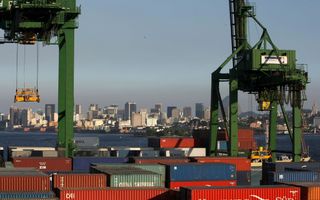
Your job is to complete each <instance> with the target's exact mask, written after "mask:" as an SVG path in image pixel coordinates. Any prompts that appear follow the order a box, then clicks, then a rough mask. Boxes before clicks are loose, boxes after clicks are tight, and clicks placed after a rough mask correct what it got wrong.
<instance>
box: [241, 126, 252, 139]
mask: <svg viewBox="0 0 320 200" xmlns="http://www.w3.org/2000/svg"><path fill="white" fill-rule="evenodd" d="M253 136H254V132H253V130H252V129H244V128H240V129H239V130H238V138H253Z"/></svg>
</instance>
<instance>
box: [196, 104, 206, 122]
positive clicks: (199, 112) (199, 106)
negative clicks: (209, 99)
mask: <svg viewBox="0 0 320 200" xmlns="http://www.w3.org/2000/svg"><path fill="white" fill-rule="evenodd" d="M203 115H204V106H203V103H196V117H198V118H200V119H203Z"/></svg>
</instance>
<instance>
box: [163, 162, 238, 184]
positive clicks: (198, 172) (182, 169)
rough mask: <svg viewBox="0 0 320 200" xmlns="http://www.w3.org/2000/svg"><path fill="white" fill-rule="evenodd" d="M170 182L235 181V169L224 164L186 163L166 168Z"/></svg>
mask: <svg viewBox="0 0 320 200" xmlns="http://www.w3.org/2000/svg"><path fill="white" fill-rule="evenodd" d="M166 173H167V174H166V178H167V180H170V181H196V180H198V181H204V180H210V181H212V180H220V181H221V180H236V168H235V166H234V165H232V164H224V163H203V164H200V163H188V164H174V165H173V164H172V165H167V166H166Z"/></svg>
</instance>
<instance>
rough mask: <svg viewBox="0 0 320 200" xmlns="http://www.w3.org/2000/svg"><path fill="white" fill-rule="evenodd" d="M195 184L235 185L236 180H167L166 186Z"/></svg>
mask: <svg viewBox="0 0 320 200" xmlns="http://www.w3.org/2000/svg"><path fill="white" fill-rule="evenodd" d="M196 186H206V187H208V186H237V181H235V180H234V181H233V180H230V181H228V180H227V181H168V182H167V184H166V187H167V188H170V189H174V190H179V189H180V187H196Z"/></svg>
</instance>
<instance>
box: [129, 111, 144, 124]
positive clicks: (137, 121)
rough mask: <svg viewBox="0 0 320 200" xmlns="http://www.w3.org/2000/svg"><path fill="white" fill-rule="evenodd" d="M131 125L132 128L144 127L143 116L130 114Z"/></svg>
mask: <svg viewBox="0 0 320 200" xmlns="http://www.w3.org/2000/svg"><path fill="white" fill-rule="evenodd" d="M131 125H132V127H138V126H140V127H141V126H144V125H145V122H143V116H142V114H141V113H132V117H131Z"/></svg>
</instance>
